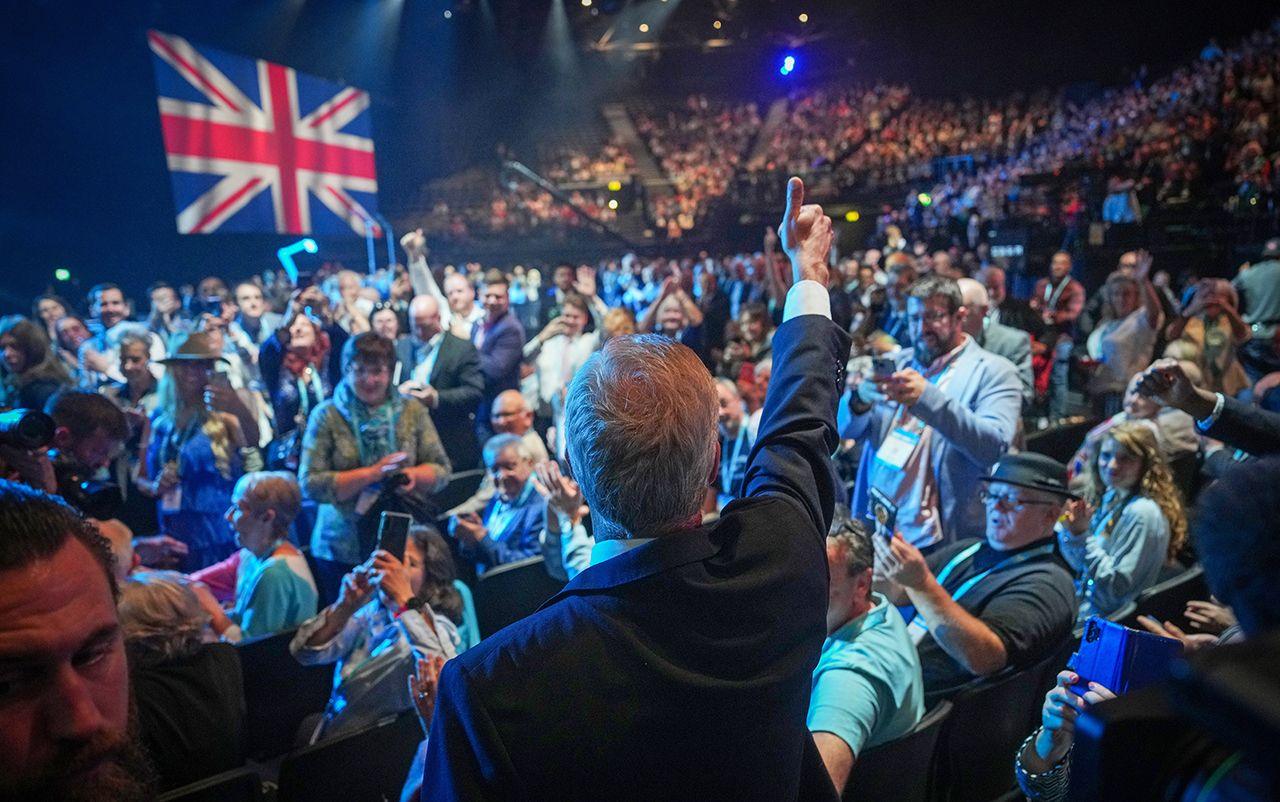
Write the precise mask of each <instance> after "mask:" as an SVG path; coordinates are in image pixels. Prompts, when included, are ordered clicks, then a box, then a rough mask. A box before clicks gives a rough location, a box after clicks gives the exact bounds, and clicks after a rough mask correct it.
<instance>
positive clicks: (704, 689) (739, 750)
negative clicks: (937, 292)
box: [423, 315, 849, 800]
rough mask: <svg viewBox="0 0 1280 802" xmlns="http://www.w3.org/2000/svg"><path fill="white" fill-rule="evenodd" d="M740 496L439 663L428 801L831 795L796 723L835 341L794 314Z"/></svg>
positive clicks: (827, 479) (814, 587)
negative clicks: (699, 523)
mask: <svg viewBox="0 0 1280 802" xmlns="http://www.w3.org/2000/svg"><path fill="white" fill-rule="evenodd" d="M773 343H774V345H773V347H774V373H773V380H772V382H771V383H770V386H769V394H768V398H767V399H766V402H765V410H764V415H763V419H762V421H761V424H760V433H759V438H758V439H757V441H756V444H755V446H754V448H753V449H752V452H751V458H750V461H749V463H748V467H747V473H746V480H745V482H744V488H745V493H746V496H747V498H744V499H742V500H739V501H735V502H733V503H731V504H730V505H729V506H727V507H726V508H725V512H724V515H723V516H722V517H721V518H720V520H719V521H718V522H716V523H714V524H711V525H709V526H703V527H699V528H697V529H693V530H689V531H686V532H682V533H677V534H671V535H666V536H663V537H659V538H657V539H656V540H653V541H652V542H649V543H646V544H643V545H640V546H637V547H635V548H633V549H631V550H630V551H628V552H626V553H623V554H620V555H618V556H616V557H613V558H612V559H609V560H606V561H604V562H602V563H599V564H598V565H594V566H591V567H590V568H588V569H586V570H585V571H583V572H582V573H581V574H579V575H578V576H577V577H576V578H575V579H574V580H573V581H572V582H570V583H569V584H568V586H566V587H565V589H564V590H563V591H562V592H561V593H560V594H558V595H557V596H556V597H554V598H553V599H552V600H551V601H549V602H548V603H546V604H544V605H543V607H542V609H541V610H539V611H538V612H537V613H535V614H534V615H532V616H530V617H529V618H526V619H524V620H522V621H519V622H517V623H516V624H513V625H511V626H509V627H507V628H506V629H504V630H502V631H500V632H498V633H497V634H495V635H493V636H490V637H489V638H488V639H486V640H485V641H483V642H482V643H481V644H480V645H479V646H476V647H473V648H471V649H469V650H467V651H466V652H463V653H462V654H461V655H459V656H458V657H457V658H455V659H453V660H450V661H449V662H448V663H446V664H445V668H444V672H443V674H442V675H441V678H440V692H439V703H438V705H437V707H436V713H435V718H434V720H433V722H432V725H431V735H430V738H429V739H428V745H427V760H426V764H427V765H426V771H425V773H424V785H423V799H428V800H435V799H556V800H562V799H563V800H572V799H590V800H601V799H609V800H615V799H645V800H653V799H698V800H708V799H740V800H754V799H760V800H766V799H767V800H782V799H786V800H792V799H798V798H801V799H810V798H828V799H835V791H834V789H833V788H832V787H831V783H830V780H829V779H828V778H827V776H826V774H825V769H824V768H823V766H822V762H821V759H820V758H819V756H818V753H817V750H816V749H815V748H814V746H813V739H812V738H811V736H810V735H809V733H808V731H807V729H806V727H805V717H806V714H807V711H808V706H809V689H810V683H811V681H812V680H811V674H812V671H813V668H814V666H815V665H816V663H817V659H818V653H819V651H820V649H821V647H822V642H823V639H824V637H825V635H826V607H827V560H826V547H825V540H826V532H827V528H828V526H829V524H830V521H831V511H832V505H833V503H834V500H835V497H836V493H837V488H838V487H839V480H838V478H837V477H836V475H835V472H834V469H833V467H832V464H831V461H830V459H829V455H830V454H831V453H832V452H833V451H834V450H835V448H836V446H837V445H838V443H839V439H838V434H837V431H836V425H835V405H836V399H837V398H838V397H839V395H840V392H841V390H842V389H843V386H844V377H843V373H844V362H845V358H846V356H847V354H848V349H849V339H848V337H847V336H846V335H845V334H843V333H842V332H841V331H840V330H839V329H837V328H836V327H835V326H834V325H833V324H832V323H831V322H830V321H829V320H827V319H826V318H823V317H819V316H812V315H810V316H803V317H799V318H796V319H794V320H791V321H788V322H787V323H785V324H784V325H783V326H782V327H781V328H779V329H778V332H777V334H776V335H775V337H774V341H773Z"/></svg>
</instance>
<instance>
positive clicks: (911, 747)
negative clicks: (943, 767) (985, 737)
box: [841, 702, 952, 802]
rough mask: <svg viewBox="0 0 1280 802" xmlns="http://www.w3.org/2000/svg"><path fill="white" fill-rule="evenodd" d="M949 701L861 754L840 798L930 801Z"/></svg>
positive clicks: (846, 800)
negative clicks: (900, 734)
mask: <svg viewBox="0 0 1280 802" xmlns="http://www.w3.org/2000/svg"><path fill="white" fill-rule="evenodd" d="M951 710H952V705H951V703H950V702H940V703H939V704H937V705H936V706H935V707H934V708H933V709H932V710H930V711H929V712H927V713H925V715H924V718H922V719H920V721H919V722H918V723H917V724H916V726H915V728H914V729H912V730H911V732H909V733H907V734H906V735H904V736H903V737H901V738H899V739H898V740H896V741H890V742H889V743H887V744H881V745H880V746H877V747H876V748H874V749H868V750H867V751H866V752H865V753H864V754H862V755H859V756H858V759H857V762H855V763H854V765H853V771H852V773H851V774H850V775H849V782H848V784H847V785H845V789H844V794H843V796H841V799H842V800H844V802H861V801H862V800H866V802H928V800H929V799H931V797H930V791H931V790H932V781H933V774H934V756H935V754H936V752H937V746H938V737H939V736H940V735H941V734H942V725H943V724H944V723H946V721H947V718H948V717H949V716H950V715H951Z"/></svg>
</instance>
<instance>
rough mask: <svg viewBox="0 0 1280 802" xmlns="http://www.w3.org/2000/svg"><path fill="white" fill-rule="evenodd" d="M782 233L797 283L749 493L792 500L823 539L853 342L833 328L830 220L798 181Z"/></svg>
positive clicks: (781, 333)
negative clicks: (839, 401) (838, 420)
mask: <svg viewBox="0 0 1280 802" xmlns="http://www.w3.org/2000/svg"><path fill="white" fill-rule="evenodd" d="M780 231H781V234H782V245H783V249H784V250H785V251H786V253H787V256H789V257H790V259H791V269H792V273H793V280H794V282H795V284H794V286H793V287H792V288H791V289H790V291H788V293H787V301H786V311H785V313H784V315H783V324H782V326H781V327H780V328H779V329H778V330H777V333H776V334H775V335H774V339H773V377H772V380H771V381H770V382H769V392H768V395H767V396H766V397H765V404H764V413H763V415H762V417H761V421H760V432H759V435H758V436H757V438H756V443H755V446H754V447H753V448H752V449H751V457H750V459H749V461H748V464H747V470H746V477H745V479H744V481H743V495H744V496H759V495H782V496H786V497H788V498H790V499H792V500H793V501H795V502H796V503H797V504H798V505H799V506H800V507H801V509H803V510H804V511H805V512H806V513H807V514H808V516H809V518H810V521H811V522H812V523H813V525H814V527H816V528H817V529H818V530H819V531H820V533H821V534H822V535H823V536H824V537H825V536H826V532H827V529H828V528H829V527H830V524H831V512H832V506H833V504H834V503H835V496H836V489H837V487H838V486H839V482H838V479H837V478H836V476H835V470H834V467H833V466H832V464H831V454H832V453H833V452H834V451H835V450H836V446H837V445H839V434H838V432H837V431H836V415H835V412H836V401H837V399H839V397H840V393H841V392H842V391H843V389H844V364H845V361H846V359H847V358H848V355H849V346H850V341H849V336H848V335H847V334H845V333H844V332H843V331H841V330H840V329H839V327H838V326H836V325H835V324H833V323H832V322H831V301H830V296H829V295H828V294H827V253H828V252H829V251H830V246H831V236H832V230H831V218H829V217H827V216H826V215H824V214H823V213H822V207H821V206H817V205H808V206H806V205H804V184H803V182H801V181H800V179H798V178H792V179H791V180H790V182H788V184H787V210H786V213H785V214H784V216H783V218H782V226H781V228H780Z"/></svg>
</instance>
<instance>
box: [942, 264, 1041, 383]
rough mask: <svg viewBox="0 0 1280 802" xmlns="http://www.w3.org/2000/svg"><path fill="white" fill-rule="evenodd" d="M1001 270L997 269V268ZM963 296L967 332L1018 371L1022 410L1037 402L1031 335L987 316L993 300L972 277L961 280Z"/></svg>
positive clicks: (965, 329) (984, 288)
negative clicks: (1020, 383)
mask: <svg viewBox="0 0 1280 802" xmlns="http://www.w3.org/2000/svg"><path fill="white" fill-rule="evenodd" d="M997 269H998V268H997ZM956 283H957V284H959V285H960V297H961V298H962V299H963V300H964V306H965V308H966V309H968V310H969V314H968V315H967V316H966V317H965V319H964V331H965V334H968V335H969V336H970V337H972V338H973V339H974V341H975V342H977V343H978V345H980V346H982V347H983V348H985V349H986V350H988V351H990V352H991V353H993V354H995V355H996V356H1002V357H1004V358H1005V359H1007V360H1009V361H1010V362H1012V363H1013V366H1014V367H1015V368H1017V369H1018V381H1020V382H1022V404H1023V407H1024V408H1025V406H1026V405H1027V404H1030V403H1031V402H1032V401H1034V400H1035V394H1036V389H1035V377H1034V374H1032V372H1031V335H1029V334H1027V333H1026V332H1025V331H1020V330H1018V329H1015V328H1013V327H1012V326H1005V325H1003V324H1001V323H997V322H995V321H994V320H992V319H991V318H990V317H989V316H988V312H990V311H991V301H990V297H989V296H988V295H987V288H986V287H984V286H983V285H982V282H980V281H976V280H975V279H971V278H962V279H959V280H958V281H957V282H956Z"/></svg>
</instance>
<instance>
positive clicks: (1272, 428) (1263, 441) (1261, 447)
mask: <svg viewBox="0 0 1280 802" xmlns="http://www.w3.org/2000/svg"><path fill="white" fill-rule="evenodd" d="M1205 434H1207V435H1209V436H1210V437H1212V438H1214V439H1216V440H1221V441H1222V442H1224V443H1226V444H1227V445H1229V446H1232V447H1234V448H1238V449H1240V450H1241V451H1245V452H1248V453H1249V454H1252V455H1254V456H1255V457H1261V456H1266V455H1268V454H1275V453H1276V452H1278V451H1280V415H1278V414H1276V413H1274V412H1268V411H1267V410H1265V409H1259V408H1258V407H1255V406H1253V405H1252V404H1246V403H1244V402H1243V401H1238V400H1236V399H1234V398H1232V397H1231V396H1224V403H1223V406H1222V413H1221V414H1220V415H1219V416H1218V419H1217V420H1216V421H1214V422H1213V425H1212V426H1210V427H1209V428H1208V429H1207V430H1206V431H1205Z"/></svg>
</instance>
